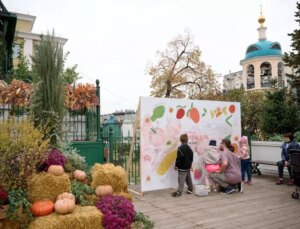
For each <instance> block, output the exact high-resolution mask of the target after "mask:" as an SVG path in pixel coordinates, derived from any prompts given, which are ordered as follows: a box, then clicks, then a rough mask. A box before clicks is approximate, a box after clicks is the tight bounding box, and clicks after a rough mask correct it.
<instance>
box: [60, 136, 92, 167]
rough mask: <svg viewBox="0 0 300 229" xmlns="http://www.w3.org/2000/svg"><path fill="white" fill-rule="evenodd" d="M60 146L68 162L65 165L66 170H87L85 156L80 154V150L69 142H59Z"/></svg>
mask: <svg viewBox="0 0 300 229" xmlns="http://www.w3.org/2000/svg"><path fill="white" fill-rule="evenodd" d="M58 148H59V150H60V151H61V152H62V154H63V155H64V156H65V157H66V159H67V162H66V164H65V166H64V168H65V171H66V172H74V171H75V170H77V169H80V170H83V171H85V170H87V168H88V166H87V164H86V163H85V158H84V157H82V156H81V155H79V154H78V151H77V150H76V149H75V148H73V147H72V146H70V145H69V144H67V143H64V142H59V143H58Z"/></svg>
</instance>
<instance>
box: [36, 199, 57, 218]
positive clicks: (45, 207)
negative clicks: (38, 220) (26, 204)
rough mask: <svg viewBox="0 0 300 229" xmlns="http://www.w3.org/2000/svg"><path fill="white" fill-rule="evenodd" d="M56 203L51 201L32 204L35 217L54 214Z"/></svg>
mask: <svg viewBox="0 0 300 229" xmlns="http://www.w3.org/2000/svg"><path fill="white" fill-rule="evenodd" d="M53 209H54V203H53V202H52V201H51V200H39V201H36V202H34V203H33V204H32V206H31V212H32V215H34V216H45V215H49V214H51V213H52V211H53Z"/></svg>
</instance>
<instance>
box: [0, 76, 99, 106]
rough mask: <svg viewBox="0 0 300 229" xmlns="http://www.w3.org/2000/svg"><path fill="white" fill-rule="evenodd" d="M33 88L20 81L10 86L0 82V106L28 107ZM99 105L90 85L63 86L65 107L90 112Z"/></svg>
mask: <svg viewBox="0 0 300 229" xmlns="http://www.w3.org/2000/svg"><path fill="white" fill-rule="evenodd" d="M32 93H33V86H32V84H30V83H25V82H24V81H22V80H15V79H14V80H13V81H12V82H11V83H10V84H6V83H5V82H4V81H0V104H10V105H15V106H19V107H28V105H29V104H30V102H31V95H32ZM98 104H99V99H98V97H97V96H96V88H95V86H94V85H92V84H88V83H87V84H78V85H76V86H75V88H74V87H73V86H71V85H67V86H65V107H66V108H68V109H70V110H74V111H81V110H90V109H91V108H93V107H95V106H97V105H98Z"/></svg>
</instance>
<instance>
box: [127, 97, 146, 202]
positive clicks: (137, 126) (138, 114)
mask: <svg viewBox="0 0 300 229" xmlns="http://www.w3.org/2000/svg"><path fill="white" fill-rule="evenodd" d="M140 116H141V103H140V99H139V103H138V108H137V112H136V117H135V122H134V126H133V133H132V141H131V144H130V151H129V160H128V161H127V174H129V175H130V172H131V165H132V154H133V149H134V144H135V139H136V131H137V129H138V128H139V127H140ZM139 163H140V161H139ZM128 191H130V192H131V193H133V194H135V195H138V196H144V193H142V192H137V191H134V190H132V189H128Z"/></svg>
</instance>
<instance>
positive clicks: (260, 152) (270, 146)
mask: <svg viewBox="0 0 300 229" xmlns="http://www.w3.org/2000/svg"><path fill="white" fill-rule="evenodd" d="M281 145H282V142H263V141H252V142H251V151H252V158H251V165H252V173H253V174H258V175H261V171H260V169H259V167H258V166H259V165H273V166H277V162H278V161H280V159H281V148H280V146H281Z"/></svg>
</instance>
